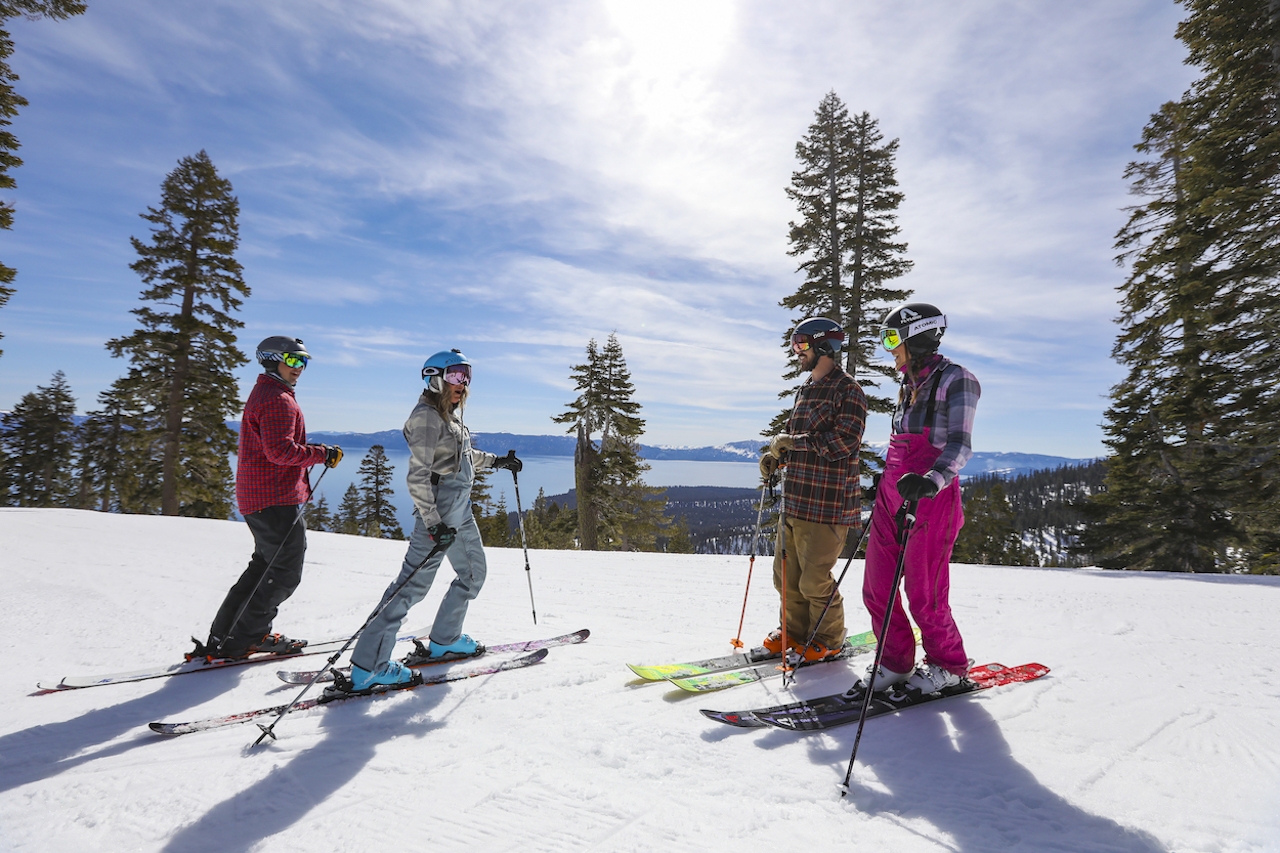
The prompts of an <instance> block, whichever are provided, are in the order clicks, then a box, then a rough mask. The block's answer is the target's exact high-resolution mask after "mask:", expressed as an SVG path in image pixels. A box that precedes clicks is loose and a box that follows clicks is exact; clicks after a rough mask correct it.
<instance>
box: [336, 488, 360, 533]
mask: <svg viewBox="0 0 1280 853" xmlns="http://www.w3.org/2000/svg"><path fill="white" fill-rule="evenodd" d="M361 514H362V499H361V497H360V490H359V489H357V488H356V484H355V483H351V484H349V485H348V486H347V490H346V491H345V492H343V493H342V502H341V503H339V504H338V511H337V512H336V513H334V517H333V519H334V520H333V526H334V532H335V533H345V534H347V535H348V536H359V535H361V533H360V516H361Z"/></svg>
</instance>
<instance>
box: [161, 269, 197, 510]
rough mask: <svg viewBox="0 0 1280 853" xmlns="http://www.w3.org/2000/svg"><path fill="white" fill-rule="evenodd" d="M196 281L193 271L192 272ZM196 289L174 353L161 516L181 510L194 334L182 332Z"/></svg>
mask: <svg viewBox="0 0 1280 853" xmlns="http://www.w3.org/2000/svg"><path fill="white" fill-rule="evenodd" d="M191 254H192V261H191V264H192V266H193V267H194V266H195V263H196V260H195V251H194V250H192V253H191ZM192 273H193V275H192V278H193V279H194V270H192ZM195 299H196V294H195V285H194V284H188V285H187V286H186V288H185V289H184V292H183V294H182V314H181V316H180V318H179V320H178V322H179V324H180V331H179V332H178V341H177V345H176V346H175V347H174V353H173V382H172V383H171V384H170V385H169V401H168V410H167V411H166V412H165V423H164V461H163V467H162V468H161V471H162V474H161V485H160V514H161V515H177V514H178V510H179V508H180V503H179V501H178V457H179V453H180V450H181V446H182V445H181V443H182V411H183V406H182V401H183V397H184V396H185V392H186V389H187V378H188V375H189V374H190V372H191V333H190V331H189V330H188V329H182V328H181V326H186V325H187V324H188V323H190V322H191V318H192V316H193V315H194V313H195Z"/></svg>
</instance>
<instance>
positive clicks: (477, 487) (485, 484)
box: [471, 469, 518, 548]
mask: <svg viewBox="0 0 1280 853" xmlns="http://www.w3.org/2000/svg"><path fill="white" fill-rule="evenodd" d="M491 473H493V469H485V470H483V471H477V472H476V478H475V482H474V483H472V485H471V513H472V515H474V516H475V519H476V526H477V527H478V528H479V529H480V541H482V542H484V544H485V545H488V546H491V547H494V548H502V547H506V546H507V545H508V544H510V542H509V541H508V537H509V531H508V530H507V517H508V515H509V512H508V510H507V499H506V496H505V495H504V496H499V498H498V502H497V504H494V502H493V487H492V486H491V485H490V484H489V475H490V474H491ZM517 544H518V543H517Z"/></svg>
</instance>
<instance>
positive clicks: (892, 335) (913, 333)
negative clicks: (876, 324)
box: [880, 302, 947, 356]
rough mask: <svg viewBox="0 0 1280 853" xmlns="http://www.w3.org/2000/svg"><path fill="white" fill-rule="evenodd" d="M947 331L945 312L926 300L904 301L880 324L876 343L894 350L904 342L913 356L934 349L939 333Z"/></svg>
mask: <svg viewBox="0 0 1280 853" xmlns="http://www.w3.org/2000/svg"><path fill="white" fill-rule="evenodd" d="M946 330H947V315H945V314H943V313H942V312H941V311H939V310H938V308H937V307H936V306H934V305H930V304H929V303H927V302H908V303H907V304H906V305H900V306H898V307H897V308H894V309H893V310H892V311H890V312H889V313H888V314H887V315H885V318H884V321H883V322H882V323H881V324H880V344H881V346H883V347H884V348H885V349H887V350H895V349H897V348H898V347H899V346H901V345H902V342H903V341H906V344H907V352H908V353H910V354H911V355H913V356H918V355H928V354H929V353H933V352H937V351H938V344H939V343H941V342H942V334H943V332H945V331H946Z"/></svg>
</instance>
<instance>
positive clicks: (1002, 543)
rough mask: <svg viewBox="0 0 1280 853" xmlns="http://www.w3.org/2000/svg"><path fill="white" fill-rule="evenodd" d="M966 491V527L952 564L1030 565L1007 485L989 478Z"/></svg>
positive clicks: (953, 553)
mask: <svg viewBox="0 0 1280 853" xmlns="http://www.w3.org/2000/svg"><path fill="white" fill-rule="evenodd" d="M965 491H966V494H965V499H964V517H965V518H964V526H963V527H961V528H960V535H959V536H958V537H957V538H956V544H955V548H954V549H953V550H952V552H951V561H952V562H955V563H980V564H982V565H987V566H1024V565H1028V563H1029V560H1028V555H1027V554H1026V552H1025V551H1024V550H1023V547H1022V539H1021V537H1020V536H1019V534H1018V529H1017V526H1016V524H1015V522H1014V515H1013V507H1011V506H1010V505H1009V499H1008V498H1007V497H1006V496H1005V492H1004V484H1003V483H1002V482H1001V481H1000V480H999V479H998V478H994V477H992V478H986V479H984V480H983V481H982V482H980V483H978V484H975V487H973V488H969V489H966V490H965Z"/></svg>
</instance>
